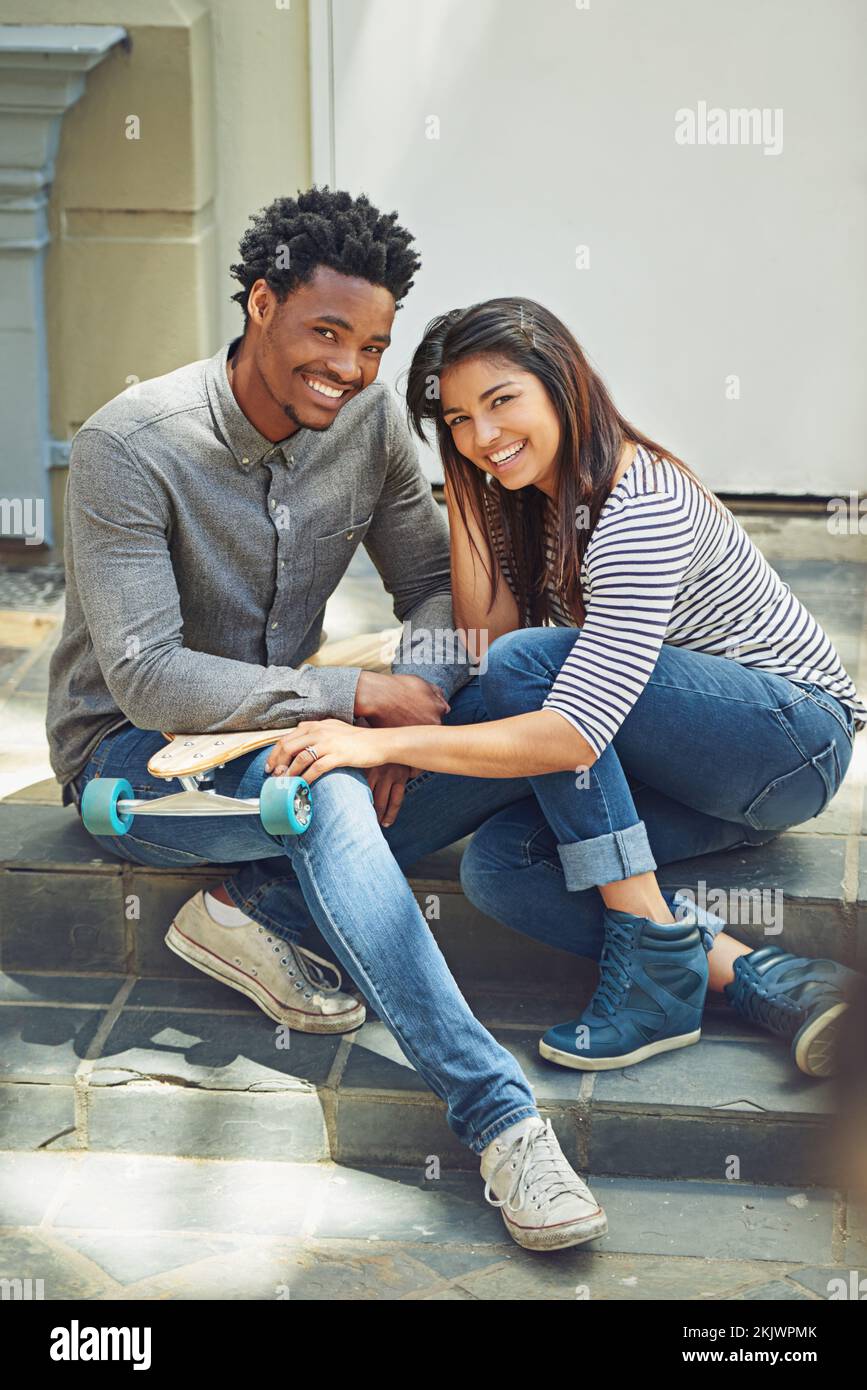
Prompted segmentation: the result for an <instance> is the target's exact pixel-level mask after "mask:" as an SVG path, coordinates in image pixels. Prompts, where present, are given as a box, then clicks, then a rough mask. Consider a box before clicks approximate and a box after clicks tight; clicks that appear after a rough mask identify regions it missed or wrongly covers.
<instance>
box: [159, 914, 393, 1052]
mask: <svg viewBox="0 0 867 1390" xmlns="http://www.w3.org/2000/svg"><path fill="white" fill-rule="evenodd" d="M166 945H167V946H168V947H169V949H170V950H172V951H174V953H175V955H177V956H181V957H182V959H183V960H186V961H189V963H190V964H191V965H195V966H197V967H198V969H199V970H203V971H204V973H205V974H206V975H211V976H212V977H213V979H215V980H221V981H222V983H223V984H224V985H231V986H232V988H233V989H237V990H240V992H241V993H242V994H246V995H247V996H248V997H249V998H250V999H254V1000H255V1001H256V1003H257V1004H258V1005H259V1008H260V1009H262V1011H263V1012H264V1013H266V1014H267V1015H268V1017H269V1018H273V1019H274V1020H275V1022H277V1023H284V1024H286V1026H287V1027H289V1028H295V1029H296V1030H297V1031H298V1032H299V1033H348V1032H349V1031H350V1030H351V1029H353V1028H360V1027H361V1025H362V1023H363V1022H364V1019H365V1015H366V1010H365V1007H364V1005H363V1004H362V1003H360V1002H359V1001H358V1000H357V999H356V998H355V997H354V996H353V995H351V994H344V993H342V992H341V986H342V984H343V976H342V975H341V973H340V971H339V970H338V969H337V966H336V965H332V964H331V962H330V961H327V960H323V958H322V956H317V955H314V953H313V952H312V951H308V950H306V949H305V948H304V947H303V946H290V945H289V943H288V942H287V941H284V940H283V939H282V938H281V937H279V936H275V935H274V934H273V932H270V931H268V929H267V927H263V926H261V925H260V924H259V923H258V922H250V924H249V926H247V925H242V926H238V927H224V926H222V925H221V924H220V923H219V922H215V921H214V919H213V917H212V916H211V914H210V913H209V912H208V909H207V907H206V906H205V895H204V893H196V894H195V896H194V897H192V898H190V900H189V902H186V903H184V905H183V907H182V908H181V910H180V912H179V913H178V915H177V917H176V918H175V920H174V921H173V922H172V924H171V926H170V927H169V929H168V932H167V933H166ZM325 970H331V971H333V972H334V975H335V977H336V981H337V982H336V984H329V983H328V981H327V979H326V977H325V974H324V971H325Z"/></svg>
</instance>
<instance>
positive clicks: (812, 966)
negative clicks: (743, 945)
mask: <svg viewBox="0 0 867 1390" xmlns="http://www.w3.org/2000/svg"><path fill="white" fill-rule="evenodd" d="M734 973H735V978H734V981H733V982H732V983H731V984H728V985H726V987H725V991H724V993H725V996H726V998H727V999H728V1001H729V1003H730V1004H731V1005H732V1006H733V1008H735V1009H736V1010H737V1012H738V1013H739V1014H740V1015H741V1017H742V1018H746V1019H748V1020H749V1021H750V1023H758V1024H759V1025H760V1027H762V1028H766V1029H767V1030H768V1031H769V1032H770V1033H776V1034H777V1036H778V1037H781V1038H785V1039H786V1040H787V1041H789V1042H791V1045H792V1058H793V1060H794V1062H795V1065H796V1066H797V1067H799V1068H800V1070H801V1071H802V1072H805V1073H806V1075H807V1076H833V1075H834V1073H835V1072H836V1071H837V1038H838V1034H839V1030H840V1021H841V1019H842V1016H843V1014H844V1013H845V1012H846V1010H847V1008H848V1007H849V1000H850V996H851V993H852V990H853V986H854V985H855V984H856V983H857V981H858V979H859V977H858V975H857V974H856V973H855V971H854V970H848V969H847V968H846V966H845V965H838V964H837V962H836V961H835V960H810V959H808V958H807V957H805V956H792V955H789V954H788V952H786V951H781V950H780V949H779V947H777V946H761V947H760V948H759V949H758V950H757V951H750V953H749V955H745V956H738V957H737V959H736V960H735V963H734Z"/></svg>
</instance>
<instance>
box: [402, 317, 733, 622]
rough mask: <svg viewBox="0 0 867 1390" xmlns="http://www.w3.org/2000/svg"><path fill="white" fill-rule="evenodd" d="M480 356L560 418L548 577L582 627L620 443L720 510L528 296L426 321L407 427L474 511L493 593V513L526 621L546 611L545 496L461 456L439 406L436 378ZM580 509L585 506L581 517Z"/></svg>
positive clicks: (496, 572)
mask: <svg viewBox="0 0 867 1390" xmlns="http://www.w3.org/2000/svg"><path fill="white" fill-rule="evenodd" d="M478 357H486V358H490V359H492V360H496V361H498V362H504V363H509V364H510V365H512V366H515V367H518V368H519V369H520V370H521V371H525V372H532V373H533V375H534V376H536V377H538V378H539V380H540V381H541V383H542V385H543V386H544V388H545V390H546V391H547V393H548V397H549V399H550V400H551V403H552V405H553V406H554V409H555V410H556V412H557V415H558V416H559V419H560V429H561V444H560V456H559V465H560V466H559V470H558V473H559V492H558V496H557V517H558V528H557V535H556V540H555V558H554V569H553V573H552V575H551V579H552V581H553V584H554V588H555V591H556V593H557V595H558V598H559V600H560V602H561V604H562V605H563V607H564V608H565V610H566V611H567V613H569V614H571V615H572V617H573V618H574V620H575V622H576V623H577V624H578V625H579V626H580V624H581V623H583V621H584V616H585V610H584V602H583V596H582V593H581V564H582V561H583V558H584V553H585V551H586V549H587V545H588V543H589V541H590V537H591V536H592V534H593V530H594V528H595V526H596V522H597V521H598V519H599V514H600V512H601V511H602V508H603V507H604V505H605V503H606V501H607V500H608V496H609V493H610V491H611V484H612V480H613V478H614V475H615V473H616V471H617V465H618V462H619V459H620V454H621V451H622V448H623V445H624V443H626V442H630V443H633V444H639V445H643V446H644V448H646V449H647V450H648V452H649V453H650V454H651V455H653V456H654V457H655V458H658V459H667V460H668V461H669V462H670V463H672V464H674V465H675V466H676V467H677V468H679V469H681V470H682V471H683V472H684V473H685V474H687V475H688V476H689V477H690V478H691V479H692V480H693V482H695V483H696V484H697V485H698V486H699V487H700V488H701V490H702V491H703V492H704V493H705V494H706V496H707V497H708V498H709V500H710V501H711V502H712V503H713V505H714V506H715V507H716V508H717V510H719V509H720V508H721V506H722V504H721V503H720V502H719V499H718V498H716V497H715V496H714V494H713V493H712V492H711V491H710V490H709V489H708V488H707V487H706V486H705V484H704V483H703V482H702V481H701V479H700V478H698V477H696V475H695V474H694V473H693V472H692V469H690V468H688V467H687V465H686V464H685V463H684V462H683V460H682V459H679V458H678V457H677V456H676V455H675V454H672V453H671V451H670V450H668V449H666V448H664V447H663V446H662V445H660V444H657V443H655V442H654V440H652V439H649V438H648V436H647V435H645V434H642V433H641V431H640V430H637V429H636V428H635V426H634V425H631V424H630V423H629V421H628V420H626V419H624V417H623V416H622V415H621V414H620V412H619V410H617V408H616V406H615V405H614V402H613V401H612V399H611V397H610V396H609V394H608V390H607V388H606V386H605V383H604V382H603V381H602V378H601V377H600V376H598V374H597V373H596V372H595V371H594V370H593V368H592V367H591V366H590V363H589V362H588V361H587V358H586V357H585V355H584V353H583V351H582V350H581V347H580V346H579V344H578V343H577V342H576V341H575V338H574V337H573V336H572V334H571V333H570V332H569V329H568V328H567V327H566V325H565V324H563V323H561V322H560V320H559V319H558V318H556V317H555V315H554V314H552V313H551V312H550V311H549V310H548V309H546V308H544V306H543V305H541V304H537V303H535V301H534V300H531V299H518V298H505V299H489V300H486V301H485V302H484V303H482V304H473V305H472V306H470V308H468V309H453V310H451V312H450V313H448V314H441V315H440V316H439V317H438V318H435V319H432V320H431V322H430V323H429V324H428V326H427V328H426V329H425V333H424V337H423V338H422V340H421V342H420V343H419V345H418V347H417V348H416V351H415V353H414V355H413V359H412V363H411V364H410V368H409V374H408V378H407V390H406V395H407V413H408V416H409V421H410V424H411V426H412V428H413V429H414V430H415V432H416V434H418V435H419V436H420V438H421V439H423V440H425V441H427V435H426V433H425V429H424V424H425V421H428V420H433V421H434V423H435V426H436V435H437V442H438V444H439V451H440V455H441V458H442V461H443V467H444V469H445V474H446V478H447V479H448V482H449V485H450V487H451V489H452V492H453V495H454V498H455V502H456V504H457V506H458V508H459V510H460V513H461V515H462V517H464V519H465V520H466V517H467V509H468V507H469V508H471V509H472V512H473V513H474V515H475V517H476V519H477V521H478V522H479V523H480V525H481V526H482V528H483V531H484V534H485V535H486V537H487V541H488V554H487V556H482V555H481V554H479V552H478V549H477V547H476V546H475V544H474V546H473V548H474V549H475V550H476V553H477V554H479V558H480V560H481V561H482V563H483V564H484V566H485V568H486V570H487V573H488V576H489V578H490V580H491V584H492V593H493V596H494V597H496V594H497V590H498V588H499V584H500V579H501V577H502V572H501V570H500V566H499V564H498V563H497V560H496V558H495V557H496V550H495V538H494V533H493V524H492V515H493V518H494V520H495V523H496V524H497V525H498V526H499V528H500V531H501V534H502V538H503V541H504V544H505V553H506V558H507V561H508V565H509V569H510V571H511V576H512V578H513V581H514V583H515V588H516V590H517V598H518V607H519V610H520V612H521V615H522V620H523V621H525V622H527V623H529V624H530V625H532V626H534V627H536V626H541V625H543V624H544V623H545V621H546V619H547V618H548V617H549V612H550V610H549V604H548V598H547V594H546V587H547V582H548V571H547V566H546V557H545V534H544V523H545V504H546V498H545V494H544V493H542V492H540V491H539V489H538V488H535V487H533V486H528V487H523V488H518V489H515V490H510V489H509V488H505V487H503V486H502V484H501V483H499V482H498V480H497V479H496V478H488V477H486V475H485V474H484V473H483V472H482V470H481V469H480V468H478V467H477V466H476V465H475V464H474V463H471V462H470V460H469V459H467V458H465V457H464V455H463V454H460V453H458V451H457V449H456V448H455V445H454V440H453V437H452V432H451V430H450V429H449V427H448V425H447V424H446V422H445V421H444V420H443V417H442V411H441V407H440V389H439V386H440V379H441V376H442V373H443V372H444V371H446V369H447V368H449V367H453V366H455V365H456V364H457V363H458V362H464V361H467V360H468V359H470V358H478ZM654 468H655V463H654ZM486 501H487V505H486ZM492 503H493V506H491V504H492ZM579 508H586V513H585V512H583V511H579ZM579 517H581V518H582V519H584V518H585V517H586V525H581V526H579V525H578V524H577V519H578V518H579Z"/></svg>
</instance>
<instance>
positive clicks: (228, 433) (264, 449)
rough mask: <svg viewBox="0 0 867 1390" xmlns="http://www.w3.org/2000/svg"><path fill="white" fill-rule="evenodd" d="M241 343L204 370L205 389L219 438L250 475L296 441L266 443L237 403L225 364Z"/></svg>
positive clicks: (226, 349)
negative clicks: (269, 455)
mask: <svg viewBox="0 0 867 1390" xmlns="http://www.w3.org/2000/svg"><path fill="white" fill-rule="evenodd" d="M239 342H240V338H233V339H232V340H231V342H228V343H224V344H223V346H222V347H221V348H220V350H219V352H216V353H215V354H214V356H213V357H212V358H211V359H210V361H209V362H208V363H207V366H206V367H205V387H206V390H207V393H208V400H209V402H210V405H211V410H212V411H213V414H214V419H215V420H216V422H217V427H218V429H219V431H220V434H221V435H222V437H223V439H224V440H225V443H226V445H227V447H228V448H229V450H230V452H231V454H232V456H233V458H234V459H235V462H236V463H237V465H238V467H239V468H241V469H242V470H243V471H244V472H245V473H249V471H250V469H251V468H253V467H255V465H256V464H257V463H259V461H260V460H261V459H262V458H264V457H265V455H266V454H273V453H275V452H277V451H280V452H283V453H284V454H285V453H286V452H287V451H288V449H289V446H290V444H292V443H293V442H294V441H293V439H292V438H290V439H287V440H285V442H284V443H281V444H275V443H274V442H273V441H272V440H270V439H266V438H265V436H264V435H263V434H260V433H259V431H258V430H257V429H256V426H255V425H254V424H252V423H251V421H250V420H248V419H247V417H246V415H245V414H244V412H243V410H242V409H241V407H240V406H239V405H238V402H237V401H236V400H235V393H234V391H233V390H232V388H231V386H230V385H229V377H228V374H227V371H226V361H227V359H228V357H229V355H230V353H232V352H234V350H235V348H236V347H237V345H238V343H239Z"/></svg>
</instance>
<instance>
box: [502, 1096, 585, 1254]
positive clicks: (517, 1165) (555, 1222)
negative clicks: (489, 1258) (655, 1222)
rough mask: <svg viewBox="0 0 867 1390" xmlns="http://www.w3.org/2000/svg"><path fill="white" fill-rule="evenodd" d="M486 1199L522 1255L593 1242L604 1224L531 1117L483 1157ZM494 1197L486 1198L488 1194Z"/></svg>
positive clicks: (546, 1130) (546, 1124)
mask: <svg viewBox="0 0 867 1390" xmlns="http://www.w3.org/2000/svg"><path fill="white" fill-rule="evenodd" d="M482 1177H483V1178H484V1179H485V1199H486V1201H488V1202H490V1203H491V1206H494V1207H499V1208H500V1214H501V1215H502V1218H503V1220H504V1221H505V1223H506V1229H507V1230H508V1232H509V1234H510V1235H511V1236H512V1238H513V1239H514V1240H516V1241H517V1242H518V1244H519V1245H523V1247H524V1249H525V1250H563V1249H565V1247H566V1246H568V1245H581V1244H582V1243H583V1242H584V1241H585V1240H595V1239H596V1237H597V1236H604V1235H605V1232H606V1231H607V1230H608V1218H607V1217H606V1215H605V1212H604V1211H603V1210H602V1208H601V1207H600V1205H599V1203H598V1202H597V1201H596V1198H595V1197H594V1196H593V1193H592V1192H591V1191H590V1188H589V1187H588V1186H587V1184H586V1183H585V1182H584V1181H582V1179H581V1178H579V1176H578V1174H577V1173H576V1172H575V1169H574V1168H573V1167H572V1166H571V1164H569V1163H568V1162H567V1160H566V1157H565V1155H564V1153H563V1150H562V1149H561V1148H560V1144H559V1142H558V1140H557V1136H556V1134H555V1133H554V1131H553V1129H552V1128H551V1121H550V1120H542V1119H541V1118H540V1117H539V1116H537V1115H531V1116H529V1117H528V1118H527V1119H525V1120H521V1121H520V1122H519V1123H518V1124H516V1125H511V1126H510V1128H509V1129H506V1130H504V1131H503V1133H502V1134H500V1135H499V1136H498V1137H497V1138H496V1139H494V1140H493V1141H492V1142H491V1143H490V1144H488V1146H487V1148H486V1149H485V1150H484V1152H483V1154H482ZM492 1190H493V1191H494V1192H495V1193H496V1197H492V1196H491V1191H492Z"/></svg>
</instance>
